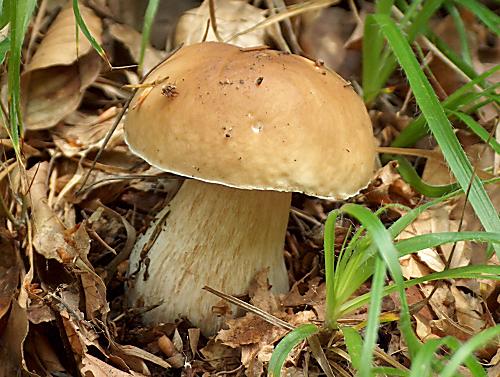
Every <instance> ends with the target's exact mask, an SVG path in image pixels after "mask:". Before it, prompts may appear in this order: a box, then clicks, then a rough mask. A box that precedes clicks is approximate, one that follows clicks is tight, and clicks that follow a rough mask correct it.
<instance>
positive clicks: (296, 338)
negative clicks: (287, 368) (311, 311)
mask: <svg viewBox="0 0 500 377" xmlns="http://www.w3.org/2000/svg"><path fill="white" fill-rule="evenodd" d="M318 331H319V329H318V327H317V326H316V325H313V324H311V323H307V324H304V325H301V326H299V327H297V328H296V329H294V330H292V331H291V332H289V333H288V334H287V335H286V336H285V337H284V338H283V339H282V340H281V341H280V342H279V343H278V345H277V346H276V348H275V349H274V352H273V354H272V356H271V360H270V361H269V366H268V373H267V375H268V376H269V377H279V376H280V375H281V368H282V367H283V364H284V362H285V360H286V358H287V357H288V354H289V353H290V352H291V351H292V349H293V348H294V347H295V346H297V345H298V344H299V343H300V342H302V341H303V340H305V339H307V338H308V337H310V336H311V335H314V334H316V333H318Z"/></svg>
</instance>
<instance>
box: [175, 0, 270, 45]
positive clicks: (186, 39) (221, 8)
mask: <svg viewBox="0 0 500 377" xmlns="http://www.w3.org/2000/svg"><path fill="white" fill-rule="evenodd" d="M214 3H215V17H216V20H217V31H218V33H219V35H220V36H221V38H222V39H223V40H227V39H229V38H230V37H231V36H233V35H234V34H236V33H238V32H241V31H243V30H246V29H248V28H250V27H252V26H254V25H256V24H258V23H259V22H261V21H263V20H264V19H265V17H264V15H263V11H262V10H261V9H259V8H256V7H254V6H252V5H250V4H248V3H247V2H246V1H242V0H225V1H221V0H219V1H214ZM208 4H209V1H208V0H205V1H204V2H203V3H202V4H201V6H199V7H198V8H195V9H191V10H189V11H187V12H186V13H184V15H182V16H181V18H180V19H179V22H178V24H177V28H176V30H175V43H176V45H180V44H181V43H184V44H188V45H189V44H194V43H199V42H202V41H203V38H204V36H206V37H205V40H206V41H217V37H216V36H215V33H214V31H213V28H212V27H211V26H210V25H209V20H210V10H209V5H208ZM265 41H266V33H265V31H264V30H263V29H258V30H253V31H251V32H249V33H246V34H244V35H241V36H239V37H237V38H235V39H233V40H231V43H232V44H235V45H237V46H240V47H252V46H259V45H264V44H265Z"/></svg>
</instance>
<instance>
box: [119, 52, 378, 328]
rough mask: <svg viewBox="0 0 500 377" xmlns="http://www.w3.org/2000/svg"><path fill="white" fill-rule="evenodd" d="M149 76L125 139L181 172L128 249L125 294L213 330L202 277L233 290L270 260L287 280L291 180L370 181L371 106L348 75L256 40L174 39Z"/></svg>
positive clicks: (313, 183)
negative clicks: (255, 44)
mask: <svg viewBox="0 0 500 377" xmlns="http://www.w3.org/2000/svg"><path fill="white" fill-rule="evenodd" d="M148 82H150V83H153V86H152V88H151V87H149V88H145V89H141V90H139V91H138V92H137V93H136V95H135V98H134V99H133V101H132V103H131V106H130V109H129V112H128V115H127V118H126V121H125V126H124V128H125V138H126V142H127V144H128V145H129V147H130V149H131V150H132V151H133V152H134V153H136V154H138V155H139V156H141V157H142V158H143V159H144V160H146V161H147V162H148V163H150V164H151V165H153V166H156V167H157V168H159V169H162V170H164V171H168V172H171V173H175V174H177V175H180V176H184V177H188V178H190V179H186V180H185V181H184V183H183V185H182V186H181V188H180V189H179V191H178V192H177V194H176V195H175V197H174V198H173V199H172V200H171V201H170V203H169V204H168V205H167V206H166V207H165V208H164V209H163V210H161V211H160V213H159V214H158V216H157V219H156V221H155V222H154V223H153V224H152V225H151V226H150V228H149V229H148V230H147V231H146V233H145V234H144V235H143V236H142V237H141V238H140V240H139V241H138V243H137V245H136V246H135V248H134V250H133V251H132V255H131V257H130V263H129V276H130V278H131V280H132V283H131V286H130V287H129V290H128V295H129V304H130V305H139V304H141V305H148V306H149V305H155V304H160V305H159V306H157V307H155V308H154V309H152V310H150V311H148V312H147V313H145V315H144V320H145V321H146V322H148V323H159V322H165V321H172V320H175V319H176V318H178V317H180V316H183V317H187V318H188V319H189V320H190V321H191V322H192V323H193V324H194V325H196V326H198V327H200V329H201V330H202V332H203V333H205V334H213V333H214V332H216V331H217V330H218V329H219V328H220V326H221V322H222V320H221V319H220V317H219V316H218V315H217V314H216V313H214V311H213V310H212V308H213V307H214V306H215V305H216V304H217V303H218V302H219V299H218V298H217V297H215V296H214V295H212V294H211V293H208V292H206V291H204V290H202V288H203V286H205V285H208V286H210V287H212V288H215V289H217V290H220V291H223V292H225V293H228V294H231V295H242V294H245V292H246V291H247V288H248V286H249V283H250V281H251V279H252V278H253V277H254V275H255V274H256V273H257V272H258V271H260V270H262V269H264V268H268V269H269V275H268V277H269V283H270V284H271V286H272V290H273V291H274V292H277V293H286V292H287V291H288V288H289V285H288V276H287V271H286V268H285V263H284V257H283V248H284V239H285V233H286V227H287V221H288V213H289V207H290V202H291V193H292V192H300V193H304V194H307V195H312V196H316V197H321V198H335V199H343V198H347V197H349V196H352V195H354V194H355V193H357V192H358V191H359V190H360V189H361V188H363V187H364V186H366V185H367V183H368V181H369V179H370V177H371V176H372V172H373V169H374V162H375V145H374V138H373V131H372V126H371V122H370V118H369V117H368V114H367V112H366V109H365V106H364V104H363V102H362V100H361V99H360V98H359V97H358V96H357V95H356V93H355V92H354V90H353V89H352V87H351V86H350V85H349V83H347V82H346V81H344V80H343V79H342V78H341V77H340V76H338V75H337V74H335V73H334V72H331V71H329V70H328V69H326V68H325V67H324V66H323V65H322V64H321V63H315V62H313V61H310V60H308V59H306V58H303V57H300V56H296V55H292V54H288V53H284V52H279V51H273V50H269V49H266V48H264V47H263V48H253V49H252V48H251V49H240V48H238V47H236V46H233V45H229V44H224V43H215V42H207V43H200V44H195V45H190V46H187V47H183V48H181V49H180V50H179V51H178V52H177V53H175V54H174V55H173V56H172V57H170V58H169V59H168V60H167V61H165V62H164V63H162V64H161V65H160V66H158V67H157V68H156V69H155V70H153V71H152V72H151V74H150V75H149V77H148ZM233 314H235V313H233Z"/></svg>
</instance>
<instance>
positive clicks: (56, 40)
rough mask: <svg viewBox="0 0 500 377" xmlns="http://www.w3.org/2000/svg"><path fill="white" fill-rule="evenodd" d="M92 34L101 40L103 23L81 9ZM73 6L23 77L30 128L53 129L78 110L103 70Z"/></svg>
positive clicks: (61, 16)
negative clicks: (80, 29)
mask: <svg viewBox="0 0 500 377" xmlns="http://www.w3.org/2000/svg"><path fill="white" fill-rule="evenodd" d="M80 10H81V12H82V16H83V17H84V19H85V21H86V23H87V25H88V27H89V29H90V31H91V32H92V34H93V35H94V37H95V38H96V39H97V41H99V42H100V41H101V33H102V25H101V20H100V18H98V17H97V16H96V15H95V14H94V13H93V11H92V10H90V9H89V8H86V7H84V6H80ZM76 42H77V35H76V22H75V17H74V14H73V10H72V8H71V7H66V8H64V9H63V10H62V11H61V13H60V14H59V15H58V16H57V18H56V19H55V21H54V22H53V24H52V25H51V26H50V28H49V30H48V32H47V35H46V36H45V38H44V39H43V40H42V43H41V44H40V46H39V47H38V49H37V51H36V52H35V54H34V55H33V58H32V60H31V62H30V63H29V65H28V67H27V69H26V71H25V72H24V73H23V75H22V78H21V86H22V93H23V94H22V98H23V103H24V106H23V107H24V121H25V124H26V128H27V129H31V130H37V129H45V128H50V127H53V126H54V125H56V124H57V123H58V122H59V121H60V120H61V119H63V118H64V117H65V116H67V115H68V114H71V113H72V112H73V111H75V110H76V109H77V108H78V106H79V104H80V101H81V99H82V98H83V93H84V90H85V89H86V88H87V87H88V86H89V85H90V84H92V82H94V80H95V79H96V78H97V75H98V74H99V72H100V70H101V63H100V58H99V56H98V55H97V54H96V53H95V52H94V51H93V50H92V48H91V46H90V43H89V42H88V41H87V39H86V38H85V37H84V36H83V34H81V33H80V35H79V36H78V44H77V43H76Z"/></svg>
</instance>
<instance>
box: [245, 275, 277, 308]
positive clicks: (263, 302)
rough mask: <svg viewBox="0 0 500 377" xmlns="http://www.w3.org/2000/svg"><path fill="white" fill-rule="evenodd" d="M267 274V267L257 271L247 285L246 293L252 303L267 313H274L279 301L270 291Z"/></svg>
mask: <svg viewBox="0 0 500 377" xmlns="http://www.w3.org/2000/svg"><path fill="white" fill-rule="evenodd" d="M268 275H269V268H266V269H264V270H262V271H259V272H257V273H256V274H255V277H254V278H253V279H252V281H251V282H250V285H249V287H248V295H249V296H250V303H251V304H252V305H254V306H256V307H258V308H259V309H262V310H264V311H266V312H268V313H274V312H276V311H277V310H278V308H279V301H278V299H277V298H276V296H275V295H274V294H273V293H272V292H271V291H270V288H271V287H270V286H269V280H268V278H267V277H268Z"/></svg>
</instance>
